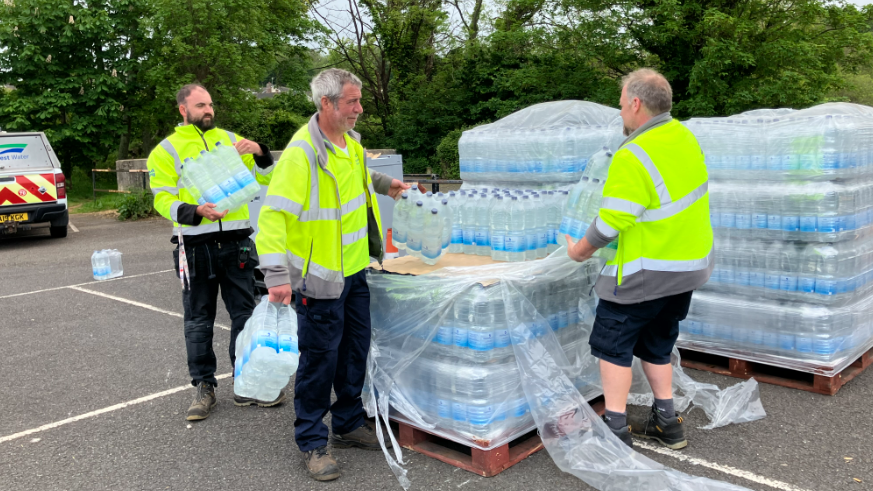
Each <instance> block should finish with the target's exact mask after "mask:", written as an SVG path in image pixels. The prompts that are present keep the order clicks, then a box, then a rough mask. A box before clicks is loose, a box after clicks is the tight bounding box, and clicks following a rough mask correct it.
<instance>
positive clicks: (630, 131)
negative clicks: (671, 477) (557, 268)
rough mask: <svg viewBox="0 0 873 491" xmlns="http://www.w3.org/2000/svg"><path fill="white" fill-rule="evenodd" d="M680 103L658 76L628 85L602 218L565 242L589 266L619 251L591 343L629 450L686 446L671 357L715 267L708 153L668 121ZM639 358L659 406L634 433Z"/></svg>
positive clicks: (628, 80) (606, 274) (603, 279)
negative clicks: (642, 445)
mask: <svg viewBox="0 0 873 491" xmlns="http://www.w3.org/2000/svg"><path fill="white" fill-rule="evenodd" d="M672 98H673V92H672V89H671V88H670V84H669V83H668V82H667V80H666V79H665V78H664V77H663V76H662V75H661V74H659V73H657V72H655V71H654V70H649V69H641V70H637V71H635V72H633V73H631V74H629V75H627V76H626V77H625V78H624V79H623V80H622V90H621V118H622V121H623V122H624V133H625V136H627V139H626V140H625V141H624V142H623V143H622V144H621V146H620V147H619V149H618V151H616V152H615V154H614V156H613V159H612V163H611V164H610V167H609V177H608V179H607V180H606V184H605V185H604V187H603V201H602V202H601V205H600V210H599V212H598V215H597V217H595V219H594V221H593V223H592V224H591V226H589V227H588V230H587V232H586V233H585V237H583V238H582V239H581V240H580V241H579V242H578V243H574V242H573V241H572V240H571V239H570V237H569V236H568V237H567V242H568V251H567V252H568V254H569V255H570V257H571V258H573V259H575V260H577V261H584V260H586V259H588V258H589V257H591V255H592V254H594V252H595V251H596V250H597V249H599V248H602V247H606V246H607V245H610V246H611V245H612V244H611V243H615V242H617V245H616V247H615V249H617V250H616V255H615V258H614V259H611V260H610V261H608V262H607V264H606V266H605V267H604V268H603V271H601V274H600V277H599V278H598V279H597V284H596V285H595V290H596V291H597V294H598V296H599V297H600V302H599V303H598V305H597V316H596V318H595V319H594V327H593V329H592V331H591V337H590V339H589V341H588V343H589V344H590V345H591V354H593V355H594V356H596V357H598V358H600V376H601V379H602V381H603V393H604V398H605V399H606V414H605V415H604V420H605V422H606V424H607V426H609V428H610V429H611V430H612V431H613V433H614V434H615V435H616V436H618V437H619V438H620V439H621V440H622V441H624V442H625V443H626V444H627V445H629V446H633V442H632V440H631V434H633V435H635V436H638V437H641V438H648V439H653V440H656V441H658V442H660V443H661V444H663V445H665V446H667V447H668V448H671V449H680V448H683V447H685V446H686V445H687V444H688V442H687V441H686V440H685V430H684V428H683V426H682V417H680V416H679V414H678V413H676V411H675V410H674V408H673V392H672V382H673V378H672V377H673V367H672V365H671V364H670V358H671V353H672V351H673V347H674V345H675V344H676V338H677V337H678V335H679V321H681V320H683V319H685V316H686V315H687V314H688V307H689V304H690V303H691V294H692V292H693V291H694V290H695V289H697V288H700V287H701V286H702V285H703V284H704V283H706V281H707V280H708V279H709V276H710V274H711V273H712V268H713V265H714V261H713V258H712V246H713V240H712V226H711V224H710V220H709V193H708V176H707V173H706V166H705V165H704V163H703V152H701V150H700V146H699V145H698V144H697V140H696V139H695V138H694V135H693V134H691V132H690V131H689V130H688V129H687V128H685V126H683V125H682V124H680V123H679V122H678V121H676V120H674V119H673V118H672V117H671V116H670V109H671V107H672ZM634 356H636V357H638V358H640V360H641V361H642V367H643V371H644V372H645V375H646V378H647V379H648V381H649V384H650V385H651V387H652V392H653V393H654V395H655V403H654V405H653V406H652V411H651V412H650V413H649V415H648V416H647V417H646V418H643V419H640V420H638V421H632V422H631V424H630V426H628V422H627V412H626V403H627V396H628V392H629V391H630V387H631V382H632V371H631V363H632V362H633V358H634Z"/></svg>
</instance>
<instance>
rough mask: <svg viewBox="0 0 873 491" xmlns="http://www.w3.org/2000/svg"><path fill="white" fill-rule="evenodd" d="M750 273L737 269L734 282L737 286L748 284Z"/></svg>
mask: <svg viewBox="0 0 873 491" xmlns="http://www.w3.org/2000/svg"><path fill="white" fill-rule="evenodd" d="M750 275H751V273H749V271H748V270H740V271H737V274H736V283H737V285H739V286H749V281H750Z"/></svg>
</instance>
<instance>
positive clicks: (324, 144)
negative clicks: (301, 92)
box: [307, 113, 361, 169]
mask: <svg viewBox="0 0 873 491" xmlns="http://www.w3.org/2000/svg"><path fill="white" fill-rule="evenodd" d="M307 129H308V130H309V137H310V138H311V139H312V146H314V147H315V154H316V155H318V164H319V165H320V166H321V168H322V169H326V168H327V149H328V148H329V149H330V151H331V152H333V153H336V150H335V149H334V147H333V143H331V142H330V140H329V139H328V138H327V136H325V134H324V132H323V131H321V127H320V126H318V113H315V114H313V115H312V117H311V118H310V119H309V125H308V126H307ZM347 134H348V135H349V136H350V137H352V139H353V140H355V141H356V142H358V143H361V135H360V134H359V133H357V132H356V131H354V130H349V131H348V132H347Z"/></svg>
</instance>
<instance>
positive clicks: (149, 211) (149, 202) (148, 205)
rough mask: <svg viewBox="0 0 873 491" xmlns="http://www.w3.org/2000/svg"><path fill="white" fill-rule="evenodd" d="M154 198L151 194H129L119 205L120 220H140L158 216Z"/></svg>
mask: <svg viewBox="0 0 873 491" xmlns="http://www.w3.org/2000/svg"><path fill="white" fill-rule="evenodd" d="M154 199H155V198H154V196H152V193H149V192H140V193H132V194H128V195H127V196H125V197H124V199H123V200H122V201H121V204H119V205H118V219H119V220H138V219H140V218H146V217H150V216H154V215H157V211H155V206H154Z"/></svg>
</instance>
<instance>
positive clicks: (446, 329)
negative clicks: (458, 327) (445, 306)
mask: <svg viewBox="0 0 873 491" xmlns="http://www.w3.org/2000/svg"><path fill="white" fill-rule="evenodd" d="M434 341H436V342H437V344H441V345H443V346H451V345H452V344H453V342H454V340H453V337H452V328H451V326H440V327H439V329H438V330H437V334H436V337H435V338H434Z"/></svg>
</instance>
